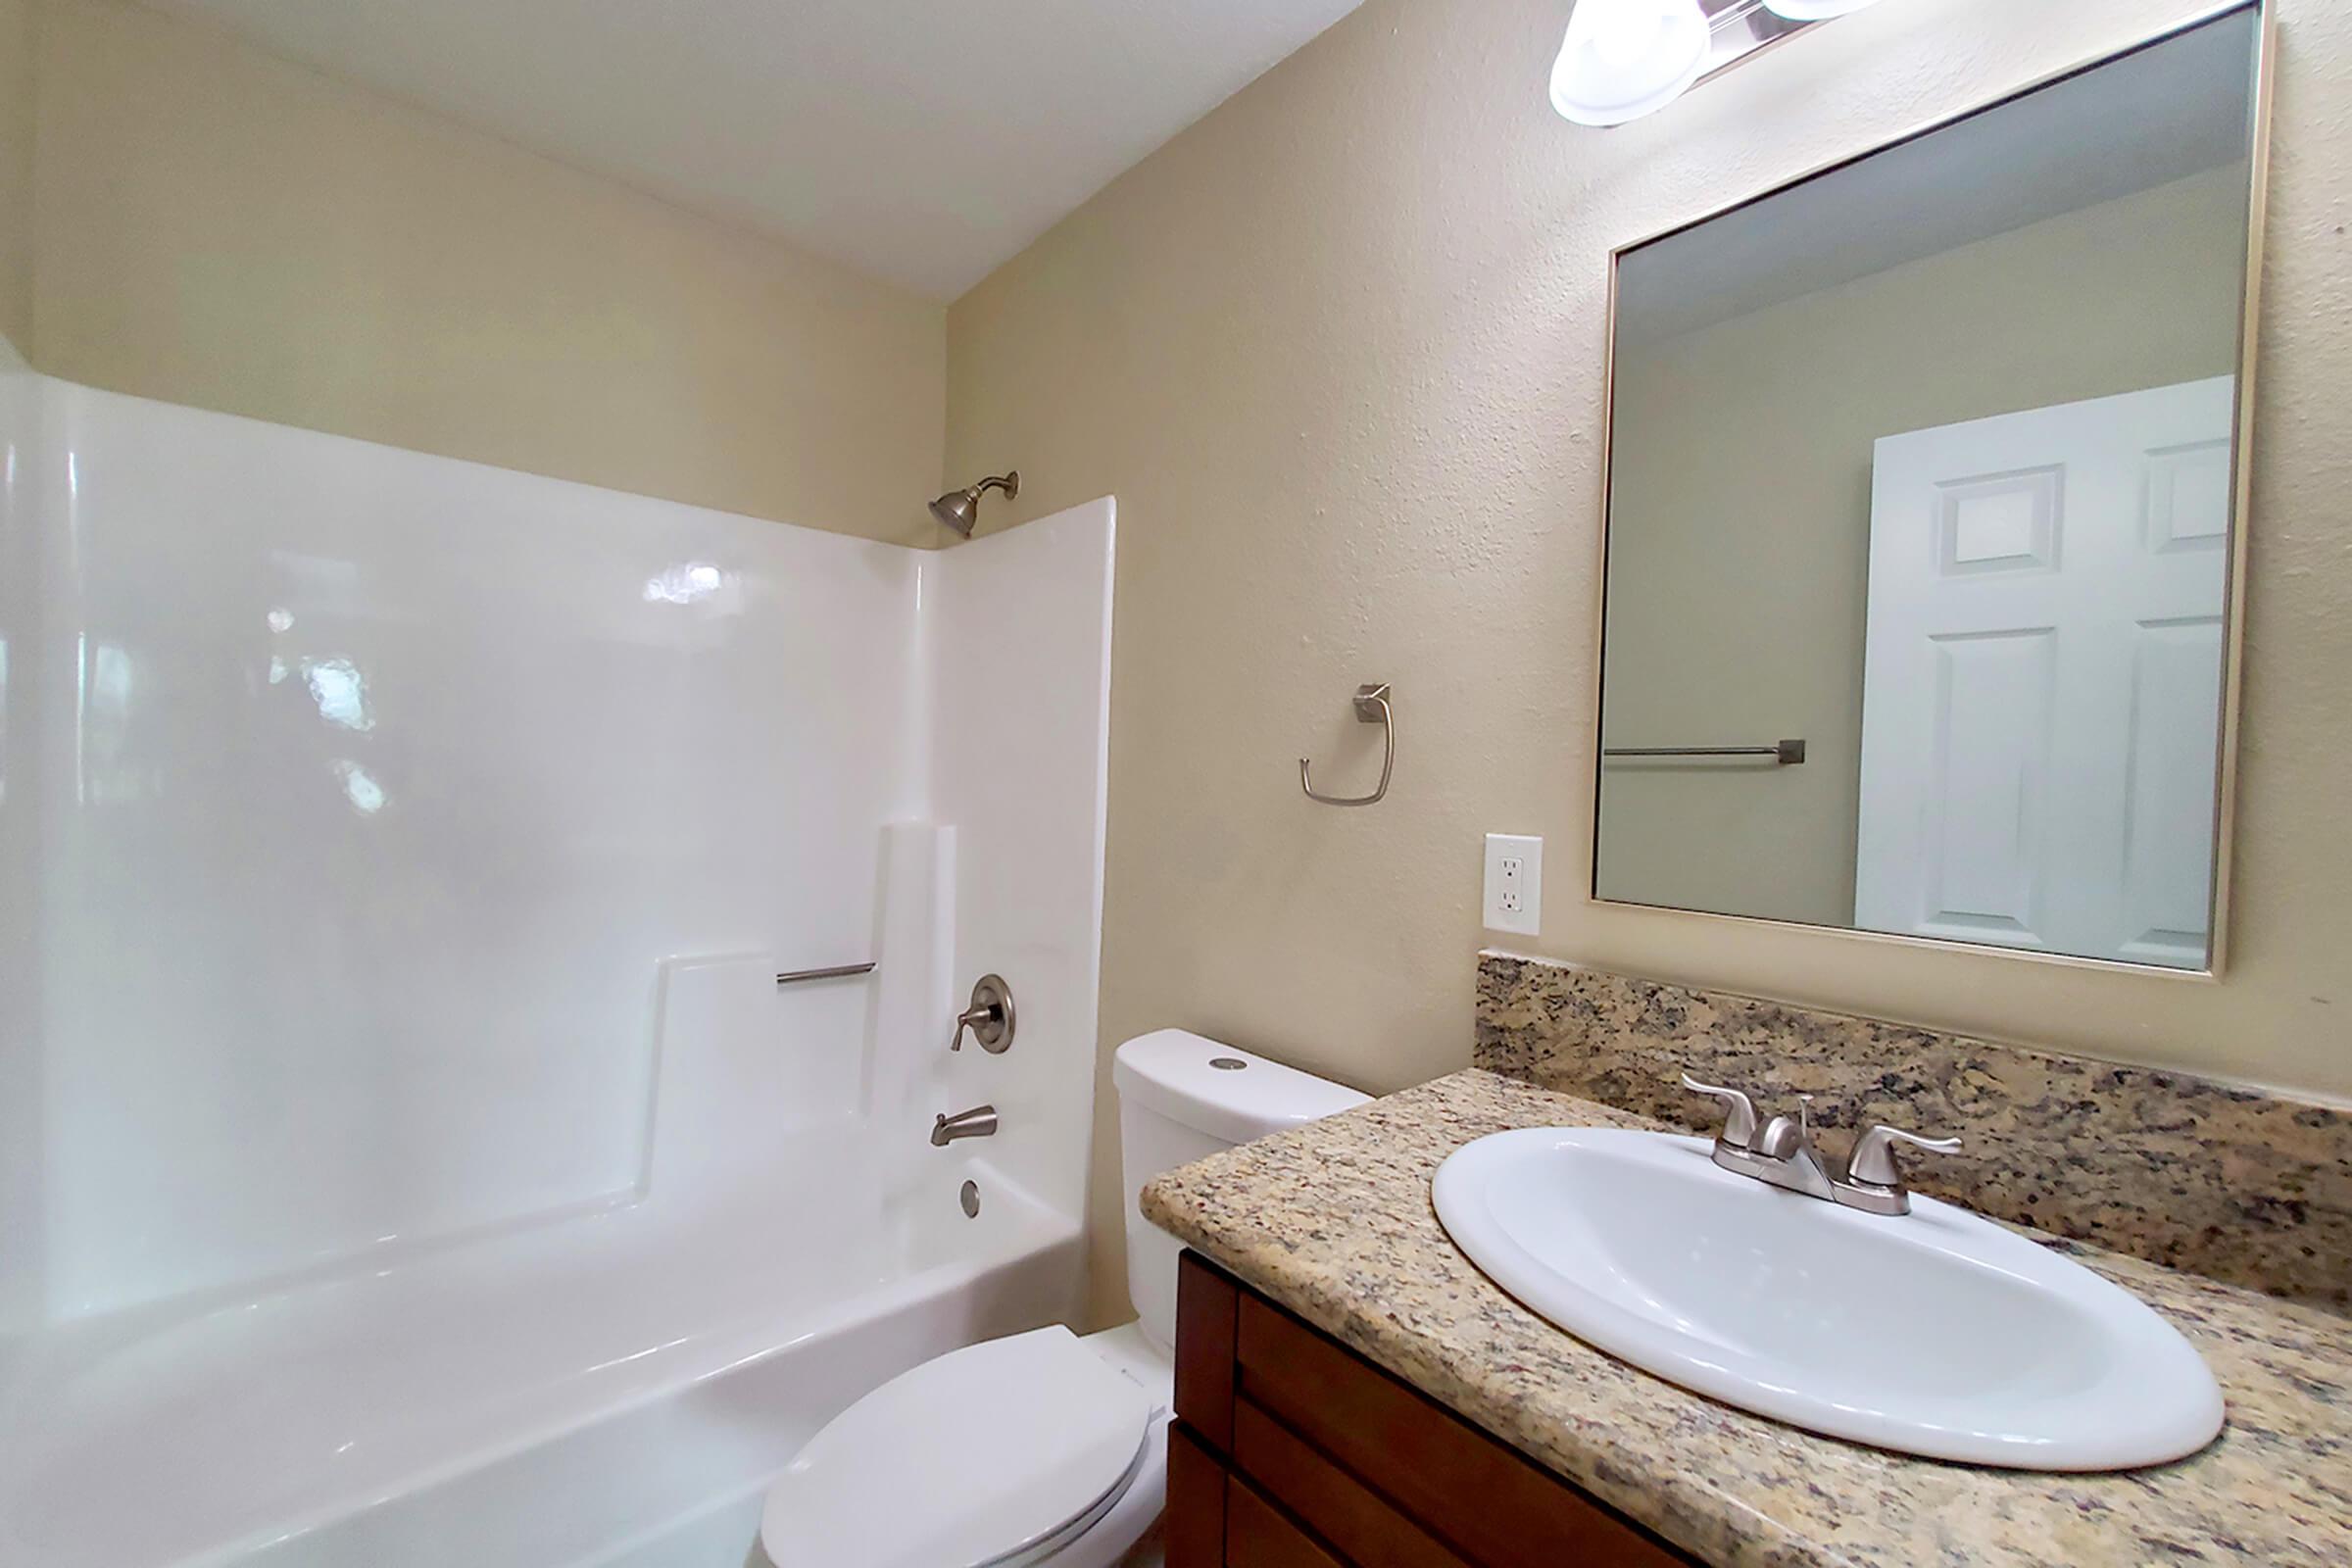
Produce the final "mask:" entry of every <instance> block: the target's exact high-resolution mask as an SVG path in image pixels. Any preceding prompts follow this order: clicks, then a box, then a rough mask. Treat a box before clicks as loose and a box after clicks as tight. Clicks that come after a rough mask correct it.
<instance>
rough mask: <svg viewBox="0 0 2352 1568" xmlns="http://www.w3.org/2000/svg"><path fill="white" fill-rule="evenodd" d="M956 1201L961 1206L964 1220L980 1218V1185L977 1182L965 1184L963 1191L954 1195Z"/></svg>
mask: <svg viewBox="0 0 2352 1568" xmlns="http://www.w3.org/2000/svg"><path fill="white" fill-rule="evenodd" d="M956 1201H957V1202H959V1203H961V1204H962V1205H963V1217H964V1218H965V1219H978V1218H979V1217H980V1184H979V1183H978V1182H965V1183H964V1184H963V1191H962V1192H960V1193H957V1194H956Z"/></svg>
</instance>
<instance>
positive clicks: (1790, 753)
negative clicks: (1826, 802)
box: [1600, 741, 1805, 767]
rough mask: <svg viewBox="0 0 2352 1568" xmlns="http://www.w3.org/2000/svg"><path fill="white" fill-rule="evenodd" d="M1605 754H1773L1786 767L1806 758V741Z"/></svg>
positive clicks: (1624, 749)
mask: <svg viewBox="0 0 2352 1568" xmlns="http://www.w3.org/2000/svg"><path fill="white" fill-rule="evenodd" d="M1600 755H1601V756H1603V757H1769V758H1771V759H1772V760H1774V761H1776V762H1778V763H1780V764H1781V765H1782V766H1783V767H1792V766H1794V765H1795V764H1797V763H1798V762H1801V761H1803V760H1805V743H1804V742H1803V741H1779V742H1776V743H1775V744H1773V745H1771V746H1611V747H1608V748H1606V749H1605V750H1603V751H1602V752H1601V754H1600Z"/></svg>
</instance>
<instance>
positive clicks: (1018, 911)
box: [0, 374, 1114, 1568]
mask: <svg viewBox="0 0 2352 1568" xmlns="http://www.w3.org/2000/svg"><path fill="white" fill-rule="evenodd" d="M0 457H5V458H6V459H7V461H6V462H5V463H0V643H4V644H5V652H6V653H7V656H8V658H7V660H6V680H5V685H6V688H7V689H6V694H5V695H6V697H7V707H8V714H7V717H8V722H7V724H6V725H5V726H4V727H0V775H4V776H5V778H6V780H7V783H8V788H7V789H6V790H0V1568H80V1565H90V1568H197V1565H225V1564H239V1565H251V1568H290V1565H299V1564H307V1565H317V1564H334V1565H338V1568H342V1565H350V1568H411V1565H415V1568H444V1565H448V1568H500V1565H512V1568H572V1565H580V1568H587V1565H596V1568H621V1565H624V1564H626V1565H630V1568H653V1565H659V1568H703V1565H704V1564H709V1565H710V1568H739V1565H740V1564H741V1562H742V1560H743V1556H744V1553H745V1551H746V1550H747V1549H748V1548H749V1544H750V1532H751V1520H752V1518H754V1517H755V1514H754V1513H753V1511H751V1510H750V1509H749V1508H748V1507H747V1506H746V1499H747V1498H749V1497H750V1496H751V1495H753V1494H755V1493H756V1492H757V1491H758V1490H759V1489H760V1484H761V1483H762V1481H763V1480H764V1479H765V1478H766V1477H767V1476H768V1475H770V1474H771V1473H773V1472H774V1471H775V1470H776V1469H777V1468H778V1467H779V1466H781V1465H782V1464H783V1463H784V1462H785V1461H786V1460H787V1459H788V1458H789V1456H790V1455H791V1454H792V1452H793V1451H794V1450H795V1448H796V1447H797V1446H799V1444H800V1443H801V1442H802V1441H803V1440H804V1439H805V1438H806V1437H807V1436H808V1435H809V1434H810V1433H811V1432H812V1431H813V1430H814V1429H815V1427H816V1426H817V1425H818V1424H819V1423H821V1422H822V1421H823V1420H825V1419H826V1418H827V1417H828V1416H830V1415H831V1414H832V1413H833V1412H835V1411H836V1410H838V1409H839V1408H840V1407H841V1406H843V1405H844V1404H846V1403H847V1402H849V1401H850V1400H852V1399H853V1398H855V1397H857V1396H858V1395H859V1394H861V1393H862V1392H864V1391H865V1390H866V1389H867V1388H869V1387H871V1386H872V1385H873V1384H875V1383H877V1382H879V1381H881V1380H883V1379H885V1378H887V1377H890V1376H892V1375H894V1374H896V1373H897V1372H899V1371H901V1370H903V1369H904V1368H906V1367H907V1366H909V1365H911V1364H913V1363H915V1362H917V1361H919V1360H922V1359H924V1358H927V1357H929V1356H932V1355H934V1354H937V1353H939V1352H941V1351H943V1350H946V1349H949V1348H954V1347H956V1346H959V1345H962V1344H966V1343H968V1342H970V1341H972V1340H975V1339H979V1338H982V1337H986V1336H991V1335H996V1334H1001V1333H1007V1332H1012V1331H1015V1330H1019V1329H1024V1328H1029V1327H1033V1326H1036V1325H1038V1324H1041V1323H1044V1322H1047V1321H1050V1320H1054V1319H1056V1318H1064V1317H1066V1316H1068V1315H1069V1314H1070V1313H1072V1312H1074V1310H1075V1309H1076V1306H1077V1296H1078V1287H1079V1280H1080V1257H1079V1248H1078V1245H1077V1233H1078V1224H1079V1221H1078V1218H1077V1216H1079V1215H1080V1214H1081V1213H1082V1212H1083V1208H1084V1189H1085V1173H1086V1168H1087V1155H1088V1149H1087V1144H1088V1138H1089V1136H1090V1129H1091V1127H1092V1125H1093V1103H1092V1101H1093V1086H1094V1064H1095V1039H1096V1027H1097V1006H1096V1001H1097V978H1098V961H1097V960H1098V956H1099V951H1100V937H1101V916H1102V866H1103V859H1102V851H1103V806H1104V789H1105V778H1106V774H1105V765H1106V756H1107V754H1106V751H1105V744H1106V736H1107V724H1108V670H1109V647H1110V619H1109V616H1110V600H1109V592H1110V584H1111V578H1112V572H1111V547H1112V538H1113V533H1114V515H1113V513H1114V508H1113V506H1112V504H1111V503H1110V502H1109V501H1108V500H1107V499H1106V500H1103V501H1100V502H1096V503H1092V504H1089V505H1087V506H1084V507H1080V508H1076V509H1073V510H1072V511H1070V512H1068V513H1065V514H1063V515H1059V516H1057V517H1051V518H1044V519H1040V520H1039V521H1037V522H1034V523H1030V524H1027V525H1025V526H1023V527H1021V528H1018V529H1014V530H1010V531H1007V532H1005V533H1002V534H998V535H993V536H991V537H989V538H986V539H981V540H977V541H973V542H972V543H970V544H968V545H962V546H958V547H957V548H956V550H954V551H946V552H938V553H932V552H924V551H914V550H907V549H902V548H899V547H895V546H888V545H880V544H875V543H871V542H868V541H863V540H857V539H850V538H845V537H842V536H840V535H836V534H830V533H822V532H818V531H814V530H810V529H804V528H794V527H789V526H784V525H780V524H776V523H771V522H764V521H760V520H757V519H753V518H747V517H737V516H729V515H722V514H717V513H712V512H708V511H704V510H701V509H696V508H691V507H682V506H678V505H675V504H672V503H668V502H662V501H657V500H652V499H648V498H645V497H640V496H625V495H619V494H615V493H613V492H610V491H601V490H595V489H592V488H590V487H587V486H583V485H574V484H566V483H563V482H561V481H557V480H551V479H544V478H539V477H535V476H532V475H528V474H520V473H515V472H510V471H506V470H501V469H496V468H488V467H484V466H480V465H477V464H468V463H460V462H456V461H453V460H450V459H445V458H435V457H430V456H426V455H423V454H418V453H413V452H401V451H396V450H393V449H390V448H385V447H378V446H371V445H369V444H368V443H364V442H356V441H349V440H344V439H342V438H339V437H332V436H324V435H319V434H318V433H316V432H311V431H303V430H294V429H290V428H287V427H283V426H277V425H270V424H265V423H261V422H259V421H255V420H250V419H240V418H234V417H228V416H224V415H220V414H214V413H209V412H205V411H200V410H191V409H181V408H173V407H171V406H168V405H163V404H157V403H151V402H146V401H144V400H141V399H136V398H127V397H123V396H119V395H117V394H113V393H105V392H98V391H94V390H91V389H89V388H84V387H76V386H73V385H70V384H68V383H64V382H59V381H54V380H51V379H48V378H45V377H39V376H34V375H29V374H0ZM865 961H871V962H873V963H874V964H875V965H876V967H875V968H874V969H873V970H872V971H871V972H870V973H868V974H864V975H860V976H856V977H852V978H846V979H839V980H831V981H825V982H821V983H811V984H792V985H779V984H778V975H779V973H780V972H783V971H788V970H800V969H807V968H819V967H829V966H834V965H845V964H852V963H858V962H865ZM992 970H993V971H996V972H1000V973H1002V974H1003V975H1004V976H1005V978H1006V979H1008V980H1009V981H1010V982H1011V984H1012V987H1013V990H1014V992H1015V994H1016V996H1017V997H1018V1009H1019V1012H1018V1015H1019V1030H1018V1038H1017V1041H1016V1043H1015V1045H1014V1047H1013V1049H1012V1050H1011V1051H1010V1052H1009V1053H1007V1054H1003V1055H991V1054H987V1053H984V1052H981V1051H978V1050H969V1049H967V1050H965V1051H962V1052H958V1053H951V1052H950V1051H949V1050H948V1040H949V1032H950V1025H951V1022H952V1020H953V1019H954V1018H955V1017H956V1013H957V1012H958V1011H959V1010H960V1009H961V1008H962V1007H963V1006H964V1005H965V999H966V997H968V995H969V993H970V989H971V987H972V984H973V982H974V981H975V980H976V979H977V978H978V977H979V976H980V975H982V974H984V973H987V972H990V971H992ZM980 1103H993V1104H995V1105H996V1106H997V1107H998V1109H999V1111H1000V1112H1001V1114H1002V1118H1003V1120H1002V1126H1003V1131H1002V1132H1001V1133H1000V1134H999V1135H998V1136H996V1137H994V1138H991V1139H988V1140H986V1141H982V1142H972V1143H958V1144H956V1145H955V1146H953V1147H952V1148H948V1149H935V1148H933V1147H931V1146H930V1144H929V1141H928V1138H927V1136H926V1135H927V1133H928V1131H929V1129H930V1125H931V1119H932V1117H933V1116H934V1115H937V1114H939V1113H941V1112H954V1111H958V1110H963V1109H966V1108H969V1107H971V1106H974V1105H977V1104H980ZM967 1177H969V1178H970V1179H972V1180H974V1181H976V1182H977V1183H978V1185H979V1187H980V1190H981V1209H980V1213H979V1216H978V1217H977V1218H976V1219H968V1220H967V1219H966V1218H965V1217H964V1215H963V1213H962V1210H961V1208H960V1206H959V1205H958V1203H957V1189H958V1187H959V1186H960V1185H961V1183H962V1182H963V1181H964V1180H965V1179H966V1178H967Z"/></svg>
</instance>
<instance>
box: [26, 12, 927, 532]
mask: <svg viewBox="0 0 2352 1568" xmlns="http://www.w3.org/2000/svg"><path fill="white" fill-rule="evenodd" d="M25 3H27V0H0V7H7V8H10V9H14V8H15V7H18V6H21V5H24V4H25ZM30 3H32V4H34V5H36V6H37V8H38V26H37V35H38V55H37V58H38V91H37V99H38V121H39V143H38V145H39V156H38V159H37V169H36V174H35V205H34V218H35V222H34V225H33V234H34V241H35V250H36V256H35V260H34V268H33V304H32V313H31V318H32V319H31V326H32V329H31V332H30V334H29V341H26V340H25V337H22V336H20V337H19V339H18V346H19V347H20V348H22V349H23V350H24V351H25V355H26V357H27V358H29V359H30V360H31V361H32V362H33V364H34V365H35V366H36V367H37V368H40V369H42V370H45V371H47V372H49V373H51V374H53V375H59V376H64V377H66V378H68V379H70V380H74V381H82V382H87V383H90V384H92V385H96V386H102V387H107V388H111V389H113V390H116V391H122V392H132V393H138V394H141V395H143V396H147V397H155V398H162V399H166V400H169V401H172V402H175V403H188V404H195V405H198V406H201V407H205V408H213V409H222V410H226V411H228V412H230V413H235V414H244V415H251V416H253V417H258V418H264V419H271V420H276V421H280V422H282V423H287V424H295V425H303V426H308V427H311V428H316V429H322V430H331V431H335V432H337V433H340V434H345V435H356V436H362V437H366V438H368V439H369V440H375V441H383V442H388V443H391V444H392V445H395V446H401V447H409V448H414V449H416V450H418V451H423V452H434V453H441V454H445V455H447V456H451V457H459V458H470V459H474V460H476V461H479V462H483V463H492V464H497V465H500V466H505V467H511V468H520V469H525V470H528V471H531V472H535V473H547V474H555V475H559V476H561V477H564V478H568V479H579V480H585V481H587V482H590V483H593V484H601V485H609V486H612V487H613V488H616V489H621V490H631V491H637V492H641V493H644V494H648V495H657V496H662V497H666V498H669V499H673V500H678V501H686V502H693V503H696V504H699V505H703V506H711V507H720V508H725V509H727V510H730V511H735V512H743V513H750V514H753V515H760V516H766V517H775V518H781V519H784V520H787V521H792V522H800V523H807V524H809V525H810V526H813V527H820V528H831V529H835V530H838V531H842V532H849V533H858V534H864V535H867V536H869V537H874V538H883V539H897V540H901V541H905V542H914V543H924V544H928V543H931V542H932V535H933V534H934V533H935V532H936V529H935V528H934V527H933V526H932V524H931V523H930V521H929V519H928V518H927V517H926V515H925V514H924V511H923V503H924V502H925V501H926V500H928V499H929V498H930V496H932V495H933V494H935V493H936V491H937V487H938V482H939V475H940V454H941V448H942V445H943V443H944V441H945V420H946V394H945V376H946V325H945V315H946V313H945V309H944V307H942V306H940V305H938V304H935V303H933V302H931V301H927V300H924V299H920V298H918V297H916V296H914V295H911V294H907V293H906V292H904V291H902V290H899V289H897V288H894V287H891V286H889V285H886V284H882V283H878V282H874V281H871V280H869V279H866V278H864V277H861V276H859V275H858V274H856V273H853V272H851V271H849V270H845V269H843V268H840V267H837V266H834V265H832V264H830V263H827V262H822V261H818V260H816V259H814V258H812V257H809V256H808V255H806V254H804V253H802V252H799V251H796V250H794V249H792V248H790V247H787V246H785V245H782V244H780V243H777V242H775V241H772V240H769V239H765V238H762V237H759V236H755V235H752V234H749V233H746V232H743V231H740V230H737V229H733V228H729V227H727V226H724V225H722V224H719V223H716V222H713V221H709V220H706V219H703V218H699V217H695V216H692V215H690V214H688V213H685V212H683V211H681V210H679V209H677V208H674V207H671V206H669V205H667V204H665V203H662V202H661V201H657V200H655V199H653V198H651V197H648V196H644V195H641V194H639V193H637V192H634V191H631V190H628V189H626V188H624V187H622V186H620V185H618V184H615V183H613V182H612V181H610V180H606V179H602V178H599V177H596V176H593V175H589V174H584V173H580V172H575V171H572V170H569V169H566V168H564V167H563V166H561V165H558V164H555V163H552V162H549V161H548V160H546V159H543V158H540V157H537V156H535V155H533V154H530V153H526V152H522V151H520V150H518V149H516V148H515V147H512V146H510V145H508V144H506V143H504V142H500V141H497V140H494V139H492V138H490V137H487V136H483V135H480V134H477V133H475V132H473V131H470V130H466V129H464V128H462V127H460V126H458V125H456V124H454V123H450V122H448V121H445V120H441V119H439V118H436V117H434V116H431V115H428V114H425V113H422V112H420V111H417V110H412V109H409V108H407V107H405V106H402V105H399V104H396V103H392V102H389V101H387V100H385V99H382V98H380V97H376V96H374V95H372V94H369V93H368V92H365V91H362V90H360V89H357V88H354V87H349V86H345V85H343V84H341V83H338V82H335V81H333V80H330V79H329V78H327V77H325V76H322V75H319V74H318V73H314V72H312V71H309V70H307V69H305V68H302V67H299V66H294V65H290V64H287V63H284V62H282V61H279V60H276V59H274V58H272V57H270V56H268V55H265V54H262V53H260V52H258V51H256V50H254V49H252V48H250V47H248V46H247V45H245V44H243V43H242V42H239V41H237V40H235V39H233V38H231V37H229V36H228V35H226V34H225V33H221V32H216V31H213V30H211V29H209V28H207V27H204V26H201V25H193V24H189V23H185V22H181V21H178V20H175V19H171V18H167V17H163V16H159V15H156V14H154V13H150V12H145V11H139V10H134V9H130V8H128V7H124V6H121V5H117V4H115V3H113V0H30ZM5 16H6V13H5V11H0V21H4V20H5ZM4 59H5V54H4V52H0V60H4ZM6 88H7V81H6V78H5V76H0V92H5V91H6ZM0 116H5V106H0ZM6 150H7V143H6V139H5V136H4V135H0V154H4V153H5V152H6ZM13 217H14V213H13V211H12V206H11V204H10V201H9V187H8V185H7V183H6V178H5V175H0V222H6V223H8V224H9V232H11V233H12V234H15V233H18V232H20V230H19V227H18V225H17V224H16V223H15V222H13V221H12V219H13ZM6 254H7V253H6V251H5V250H4V249H0V267H4V266H5V262H6ZM4 275H5V274H4V273H0V280H4ZM5 299H6V290H5V287H4V286H0V302H4V301H5ZM0 309H5V306H4V303H0Z"/></svg>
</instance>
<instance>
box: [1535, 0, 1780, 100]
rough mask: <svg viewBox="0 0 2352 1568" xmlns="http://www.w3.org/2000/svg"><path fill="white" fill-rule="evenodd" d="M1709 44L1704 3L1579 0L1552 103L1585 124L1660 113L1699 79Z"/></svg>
mask: <svg viewBox="0 0 2352 1568" xmlns="http://www.w3.org/2000/svg"><path fill="white" fill-rule="evenodd" d="M1789 3H1791V4H1794V3H1796V0H1789ZM1707 48H1708V34H1707V19H1706V15H1705V13H1703V12H1702V11H1700V10H1699V6H1698V0H1577V5H1576V10H1575V11H1573V12H1571V13H1570V14H1569V17H1568V34H1567V36H1566V38H1564V39H1563V40H1562V41H1561V43H1560V57H1559V59H1557V60H1555V61H1553V62H1552V66H1551V107H1552V108H1554V109H1556V110H1558V111H1559V112H1560V114H1561V115H1562V116H1564V117H1565V118H1567V119H1569V120H1572V121H1574V122H1576V123H1578V124H1580V125H1621V124H1623V123H1626V122H1627V121H1629V120H1639V119H1641V118H1642V116H1643V115H1647V114H1654V113H1656V112H1657V111H1658V110H1660V109H1663V108H1665V107H1666V106H1667V105H1668V104H1670V103H1672V102H1674V101H1675V100H1676V99H1677V98H1680V97H1681V96H1682V95H1683V94H1684V92H1685V91H1687V90H1688V89H1689V88H1690V86H1691V83H1692V82H1693V81H1696V80H1697V79H1698V73H1699V70H1700V68H1701V67H1703V66H1704V65H1705V64H1706V62H1707Z"/></svg>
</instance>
